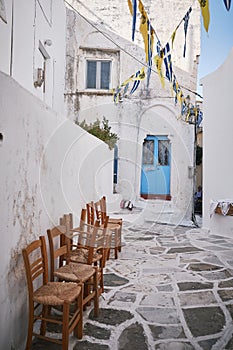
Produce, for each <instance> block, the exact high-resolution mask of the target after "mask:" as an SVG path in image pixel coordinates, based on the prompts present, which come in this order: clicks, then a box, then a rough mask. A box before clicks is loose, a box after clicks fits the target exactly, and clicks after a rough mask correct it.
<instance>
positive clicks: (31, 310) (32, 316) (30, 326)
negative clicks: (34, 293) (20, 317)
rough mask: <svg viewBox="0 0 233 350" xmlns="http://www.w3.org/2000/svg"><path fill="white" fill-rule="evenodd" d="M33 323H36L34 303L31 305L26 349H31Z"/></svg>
mask: <svg viewBox="0 0 233 350" xmlns="http://www.w3.org/2000/svg"><path fill="white" fill-rule="evenodd" d="M33 324H34V305H33V303H32V305H29V317H28V337H27V344H26V350H30V349H31V345H32V333H33Z"/></svg>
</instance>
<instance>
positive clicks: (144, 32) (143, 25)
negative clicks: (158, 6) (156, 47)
mask: <svg viewBox="0 0 233 350" xmlns="http://www.w3.org/2000/svg"><path fill="white" fill-rule="evenodd" d="M138 8H139V11H140V12H141V19H140V20H141V22H140V27H139V30H140V32H141V34H142V37H143V41H144V46H145V53H146V62H148V60H149V52H148V33H147V21H148V17H147V13H146V11H145V9H144V6H143V4H142V2H141V0H139V2H138Z"/></svg>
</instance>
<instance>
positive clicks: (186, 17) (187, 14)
mask: <svg viewBox="0 0 233 350" xmlns="http://www.w3.org/2000/svg"><path fill="white" fill-rule="evenodd" d="M191 12H192V7H190V8H189V10H188V12H187V13H186V15H185V16H184V18H183V21H184V38H185V39H184V52H183V57H185V52H186V37H187V31H188V24H189V18H190V13H191Z"/></svg>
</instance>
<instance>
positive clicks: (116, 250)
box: [114, 247, 118, 259]
mask: <svg viewBox="0 0 233 350" xmlns="http://www.w3.org/2000/svg"><path fill="white" fill-rule="evenodd" d="M114 251H115V259H118V247H115V248H114Z"/></svg>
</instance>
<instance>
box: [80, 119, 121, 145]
mask: <svg viewBox="0 0 233 350" xmlns="http://www.w3.org/2000/svg"><path fill="white" fill-rule="evenodd" d="M76 124H77V125H79V126H80V127H81V128H83V129H84V130H86V131H87V132H89V133H90V134H92V135H94V136H96V137H98V138H99V139H100V140H102V141H104V142H105V143H107V145H108V147H109V149H113V148H114V146H115V144H116V143H117V140H118V139H119V138H118V136H117V134H115V133H113V132H111V126H109V120H108V119H106V118H105V117H103V120H102V122H100V120H99V119H98V118H97V120H96V121H95V122H93V123H90V124H87V123H86V121H85V119H84V120H83V121H82V122H81V123H79V122H78V121H76Z"/></svg>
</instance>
